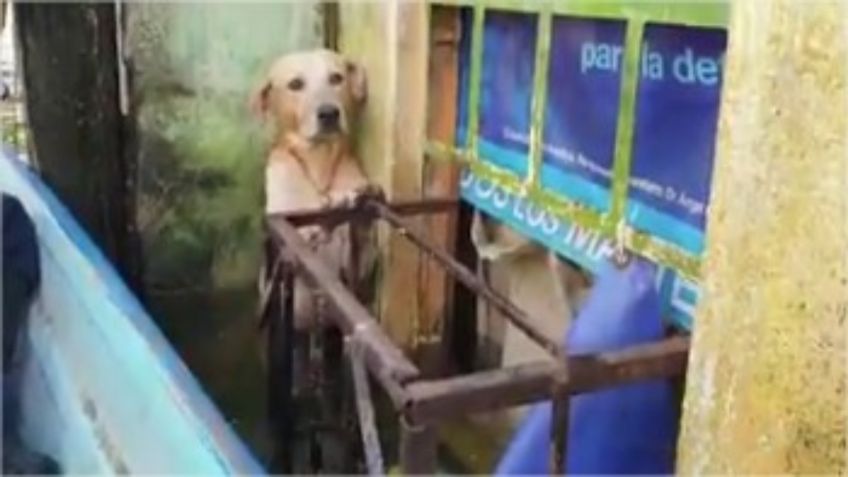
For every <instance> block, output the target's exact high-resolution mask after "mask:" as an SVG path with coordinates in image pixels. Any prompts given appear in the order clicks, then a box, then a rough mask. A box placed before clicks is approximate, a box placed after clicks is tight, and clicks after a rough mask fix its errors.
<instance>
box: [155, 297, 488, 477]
mask: <svg viewBox="0 0 848 477" xmlns="http://www.w3.org/2000/svg"><path fill="white" fill-rule="evenodd" d="M256 300H257V297H256V289H255V288H245V289H231V290H216V291H215V292H214V293H199V292H185V293H155V292H151V293H149V294H148V302H149V308H150V311H151V313H152V315H153V316H155V317H157V321H158V322H159V323H160V326H161V328H162V331H163V332H164V333H165V334H166V336H167V337H168V339H169V340H170V341H171V342H172V344H173V345H174V347H175V348H176V350H177V352H178V353H179V354H180V356H181V357H182V359H183V360H184V361H185V362H186V364H187V365H188V367H189V369H190V370H191V372H192V373H193V374H194V375H195V376H196V377H197V379H198V380H199V381H200V384H201V385H202V386H203V388H204V389H205V391H206V392H207V393H208V394H209V396H210V397H211V399H212V400H213V401H214V403H215V404H216V406H217V407H218V409H219V410H220V411H221V413H222V414H223V415H224V417H225V419H226V420H227V421H228V422H229V423H230V424H231V425H232V426H233V428H234V429H235V431H236V432H237V433H238V435H239V437H241V438H242V439H243V440H244V442H245V443H246V444H247V446H248V447H249V448H250V449H251V451H253V453H254V455H255V456H256V457H257V459H259V461H260V462H262V463H263V465H267V463H268V462H270V460H271V453H272V450H273V438H272V436H271V434H270V429H269V426H268V421H267V419H266V409H265V396H266V386H265V376H264V371H263V369H264V368H263V361H262V356H261V352H262V347H261V343H262V341H261V339H262V337H261V335H260V333H259V330H258V328H257V320H256V316H255V315H254V313H252V310H255V309H256ZM372 396H373V397H374V398H375V400H376V402H375V405H376V410H377V414H378V415H377V416H376V417H377V420H378V427H379V433H380V439H381V444H383V445H382V447H383V452H384V456H383V457H384V460H385V462H386V465H387V468H386V471H387V472H388V471H389V470H390V468H391V467H393V466H395V465H396V459H395V456H396V455H397V454H396V452H397V450H398V448H397V444H398V438H399V436H398V434H397V428H396V424H397V421H396V415H395V414H394V411H393V410H392V409H391V405H390V404H389V402H388V400H387V397H385V396H384V395H383V394H382V393H381V392H380V391H379V389H378V386H372ZM446 424H447V425H446V426H445V429H444V430H445V431H447V432H450V433H452V434H453V433H455V432H456V427H455V426H456V424H459V425H463V426H465V425H468V423H467V422H462V423H461V424H460V423H456V424H454V423H446ZM451 427H453V430H450V429H451ZM463 440H467V439H463ZM487 444H489V443H487ZM465 447H466V450H467V449H468V446H465ZM471 447H472V448H473V447H474V446H471ZM485 447H489V445H486V446H485ZM475 453H476V452H475ZM491 453H492V449H479V454H481V455H485V456H486V457H487V458H483V459H482V462H474V461H475V460H479V458H472V459H471V460H470V461H469V456H457V455H451V454H452V452H449V450H448V449H447V448H446V447H442V448H441V449H440V452H439V460H440V462H439V467H440V469H441V470H443V471H446V472H449V473H454V474H457V473H464V471H465V472H467V471H468V470H469V469H468V467H467V466H468V465H469V464H472V463H473V464H477V465H473V464H472V467H474V469H473V470H474V471H475V472H481V471H486V470H488V469H489V468H490V466H491V465H493V462H492V456H491V455H490V454H491ZM484 469H485V470H484Z"/></svg>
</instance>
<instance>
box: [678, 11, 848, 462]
mask: <svg viewBox="0 0 848 477" xmlns="http://www.w3.org/2000/svg"><path fill="white" fill-rule="evenodd" d="M731 5H732V15H731V17H732V20H731V26H730V30H729V34H730V40H729V48H728V55H727V69H726V79H725V86H724V93H723V94H724V96H723V104H722V110H721V119H720V126H719V139H718V147H717V157H716V168H715V178H714V189H713V197H712V205H711V210H710V216H709V224H708V250H707V257H706V263H705V267H704V275H705V276H704V279H705V300H704V302H703V304H702V307H701V309H700V312H699V316H698V322H697V326H696V329H695V334H694V344H693V351H692V356H691V360H690V370H689V374H688V383H687V390H686V397H685V404H684V416H683V429H682V435H681V440H680V443H679V454H678V455H679V459H678V463H679V464H678V465H679V467H678V471H679V472H680V473H681V474H752V473H763V474H777V473H781V474H783V473H786V474H812V473H816V474H842V473H844V472H845V471H846V465H845V463H846V462H845V461H846V447H845V446H846V440H845V435H846V430H848V429H846V423H848V416H846V400H845V399H846V396H845V381H846V323H845V319H846V313H847V311H846V307H848V290H846V288H848V264H846V254H848V3H845V2H837V1H834V2H807V1H803V0H771V1H768V2H761V1H758V0H747V1H735V2H732V3H731Z"/></svg>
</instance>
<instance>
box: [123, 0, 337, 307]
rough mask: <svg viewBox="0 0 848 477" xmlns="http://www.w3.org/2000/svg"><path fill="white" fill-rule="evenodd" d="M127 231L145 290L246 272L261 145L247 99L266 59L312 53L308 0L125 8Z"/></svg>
mask: <svg viewBox="0 0 848 477" xmlns="http://www.w3.org/2000/svg"><path fill="white" fill-rule="evenodd" d="M125 8H126V9H127V10H128V14H127V15H128V19H127V49H128V51H127V55H128V56H129V58H130V62H131V64H132V65H133V69H134V78H133V82H134V91H133V93H134V95H135V98H136V101H137V102H138V105H137V120H138V123H139V130H140V138H139V150H140V155H139V167H138V172H139V186H140V206H141V207H140V209H141V210H140V212H139V226H140V227H141V232H142V234H143V237H144V243H145V249H144V252H145V259H146V265H147V282H148V285H149V286H151V287H152V289H153V292H154V293H155V292H156V290H157V289H159V288H164V289H172V288H175V287H177V288H182V287H189V288H191V287H208V286H239V285H241V284H243V283H244V282H245V280H252V279H253V278H254V276H255V274H256V252H257V250H256V247H255V244H256V239H257V235H256V231H257V226H258V223H259V218H260V212H261V200H262V199H261V198H262V195H261V194H262V180H261V167H262V160H263V158H262V155H263V148H264V145H263V137H262V136H261V134H259V133H260V130H261V128H260V127H259V125H258V123H257V121H256V119H255V118H252V117H251V116H250V113H249V111H248V108H247V104H248V95H249V92H250V90H251V89H252V88H253V87H254V86H255V85H256V84H257V83H258V82H259V80H260V78H261V75H262V73H263V72H264V69H265V67H267V66H268V63H269V62H270V61H271V60H272V59H273V58H274V57H275V56H277V55H279V54H282V53H285V52H287V51H291V50H295V49H300V48H305V47H315V46H320V45H321V44H322V39H321V29H320V27H321V22H320V12H319V10H318V7H317V5H316V4H315V3H312V2H308V1H305V2H263V3H242V2H238V3H235V2H224V3H220V4H217V3H129V4H127V5H126V6H125Z"/></svg>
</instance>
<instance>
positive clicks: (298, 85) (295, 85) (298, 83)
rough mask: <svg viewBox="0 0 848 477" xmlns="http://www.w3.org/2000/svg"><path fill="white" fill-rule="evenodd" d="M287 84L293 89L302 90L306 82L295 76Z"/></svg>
mask: <svg viewBox="0 0 848 477" xmlns="http://www.w3.org/2000/svg"><path fill="white" fill-rule="evenodd" d="M286 86H287V87H288V89H290V90H292V91H300V90H302V89H303V86H304V82H303V80H302V79H300V78H294V79H293V80H291V81H289V84H288V85H286Z"/></svg>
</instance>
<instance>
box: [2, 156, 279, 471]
mask: <svg viewBox="0 0 848 477" xmlns="http://www.w3.org/2000/svg"><path fill="white" fill-rule="evenodd" d="M0 191H3V192H6V193H9V194H12V195H14V196H16V197H17V198H18V199H19V200H20V201H21V202H22V203H23V204H24V207H25V208H26V209H27V212H28V213H29V214H30V216H31V217H32V219H33V221H34V222H35V225H36V229H37V233H38V238H39V249H40V257H41V266H42V280H43V281H42V286H41V289H40V291H39V295H38V298H37V300H36V303H35V304H34V306H33V308H32V311H31V316H30V326H29V328H28V330H27V333H26V336H25V337H24V338H25V341H24V350H25V351H26V355H25V356H24V368H23V374H22V376H21V378H22V379H21V382H20V386H21V389H22V401H23V403H22V405H23V409H22V412H23V416H22V419H23V421H22V425H23V428H22V434H23V438H24V439H25V441H26V442H27V443H28V444H29V445H30V446H31V447H32V448H33V449H34V450H37V451H40V452H43V453H45V454H47V455H50V456H51V457H53V458H54V459H56V460H57V461H58V462H59V463H60V465H61V467H62V469H63V471H64V472H66V473H70V474H115V473H132V474H203V475H223V474H259V473H263V470H262V468H261V466H260V465H259V464H258V463H257V462H256V460H255V459H254V457H253V456H252V455H251V453H250V452H249V451H248V450H247V448H246V447H245V446H244V444H243V443H242V442H241V441H240V440H239V438H238V437H237V436H236V435H235V433H234V432H233V431H232V429H231V428H230V426H229V425H228V424H227V423H226V421H225V420H224V419H223V418H222V416H221V415H220V413H219V412H218V410H217V409H216V408H215V407H214V405H213V404H212V402H211V401H210V399H209V398H208V396H207V395H206V394H205V393H204V391H203V390H202V388H201V387H200V386H199V384H198V383H197V381H196V380H195V378H194V377H193V376H192V375H191V373H190V372H189V371H188V369H187V368H186V366H185V365H184V363H183V362H182V361H181V360H180V359H179V357H178V356H177V354H176V353H175V351H174V350H173V348H172V347H171V346H170V344H169V343H168V341H167V340H166V339H165V338H164V336H163V335H162V333H161V332H160V330H159V329H158V328H157V327H156V325H155V324H154V323H153V321H152V320H151V318H150V316H149V315H148V314H147V313H146V312H145V311H144V309H143V308H142V307H141V305H140V304H139V302H138V300H137V299H136V298H135V297H134V296H133V295H132V293H131V292H130V291H129V290H128V289H127V288H126V286H125V285H124V284H123V282H122V281H121V279H120V278H119V276H118V275H117V273H116V272H115V270H114V269H113V268H112V266H111V265H110V264H109V262H108V261H107V260H106V259H105V258H104V257H103V255H102V254H101V253H100V251H99V250H98V249H97V248H96V247H95V246H94V244H93V243H92V242H91V240H90V239H89V238H88V237H87V236H86V234H85V233H84V232H83V231H82V230H81V228H80V227H79V225H78V224H77V223H76V222H75V221H74V219H73V218H72V217H71V215H70V214H69V213H68V211H67V210H66V209H65V208H64V207H63V206H62V204H61V203H59V201H58V200H57V199H56V197H55V196H54V195H53V194H52V193H51V192H50V190H49V189H48V188H47V187H46V186H45V185H44V184H43V183H42V182H41V181H40V180H39V179H38V177H37V176H36V175H34V174H33V173H32V172H31V171H29V170H28V168H27V167H26V165H25V164H24V163H23V162H21V161H20V160H18V159H17V158H16V157H14V156H13V155H12V154H10V153H8V152H0Z"/></svg>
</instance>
